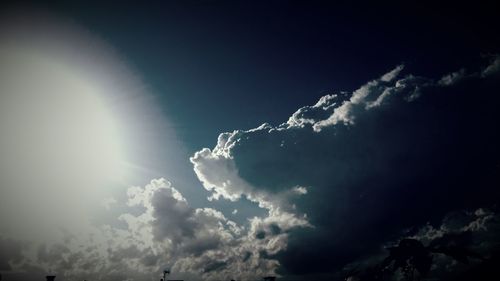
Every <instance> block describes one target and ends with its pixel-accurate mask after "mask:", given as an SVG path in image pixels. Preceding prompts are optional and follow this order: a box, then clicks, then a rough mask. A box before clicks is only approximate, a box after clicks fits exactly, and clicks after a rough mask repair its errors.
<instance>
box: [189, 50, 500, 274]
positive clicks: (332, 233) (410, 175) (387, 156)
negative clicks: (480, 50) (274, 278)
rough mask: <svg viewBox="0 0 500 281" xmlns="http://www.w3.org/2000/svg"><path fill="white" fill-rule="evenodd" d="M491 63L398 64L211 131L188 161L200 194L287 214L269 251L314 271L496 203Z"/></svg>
mask: <svg viewBox="0 0 500 281" xmlns="http://www.w3.org/2000/svg"><path fill="white" fill-rule="evenodd" d="M497 64H498V58H496V57H493V58H492V61H491V64H490V65H488V66H486V67H485V68H484V69H480V70H476V71H472V72H469V73H467V72H466V71H465V70H459V71H458V72H455V73H452V74H446V75H443V77H438V78H428V77H423V76H416V75H412V74H404V66H403V65H400V66H397V67H396V68H394V69H393V70H391V71H389V72H388V73H386V74H384V75H382V76H381V77H380V78H377V79H374V80H372V81H370V82H368V83H366V84H365V85H363V86H361V87H360V88H359V89H357V90H355V91H353V92H352V93H349V92H339V93H334V94H331V95H326V96H323V97H322V98H320V99H319V101H318V102H317V103H316V104H315V105H313V106H305V107H302V108H300V109H299V110H297V111H296V112H295V113H294V114H293V115H292V116H291V117H290V118H289V120H288V121H287V122H286V123H283V124H281V125H278V126H273V125H270V124H263V125H262V126H260V127H258V128H255V129H252V130H246V131H245V130H236V131H234V132H228V133H223V134H221V135H220V136H219V139H218V142H217V145H216V146H215V147H214V148H213V149H207V148H205V149H203V150H201V151H199V152H197V153H196V154H195V155H194V156H193V157H192V158H191V162H192V163H193V164H194V170H195V172H196V174H197V175H198V178H199V179H200V181H201V182H202V183H203V185H204V187H205V188H206V189H207V190H209V191H211V192H212V196H211V198H212V199H217V198H225V199H229V200H238V199H239V198H241V197H243V196H244V197H246V198H248V199H250V200H253V201H255V202H257V203H259V204H260V206H261V207H263V208H267V209H268V210H269V217H273V216H274V215H276V214H277V213H280V212H282V213H287V214H289V216H290V217H293V218H296V222H297V223H295V224H293V223H292V224H293V225H294V226H295V227H294V228H293V229H291V231H290V237H289V240H288V244H287V247H286V250H284V251H280V252H278V253H273V254H272V257H273V258H275V259H276V260H277V261H279V262H280V264H281V265H282V267H281V273H282V274H285V275H288V276H316V277H318V276H324V274H325V273H331V272H334V271H335V270H337V269H339V268H342V267H343V266H344V265H345V264H347V263H349V262H352V261H354V260H356V259H358V258H360V257H361V256H363V255H367V254H369V253H370V252H376V251H377V250H378V249H379V247H380V245H382V244H383V243H384V242H387V241H391V240H393V239H395V238H397V237H400V235H401V233H402V232H403V231H404V230H405V229H408V228H411V227H414V226H418V225H423V224H425V223H426V222H429V221H436V220H440V219H441V218H442V217H443V216H444V215H445V214H447V213H448V212H450V211H452V210H460V209H464V208H478V207H481V206H490V205H491V204H494V203H495V202H497V200H498V195H499V191H498V188H497V187H498V186H499V176H498V175H499V172H498V169H499V162H498V159H499V158H498V156H499V150H498V146H497V145H496V144H497V143H498V141H499V132H498V125H497V124H498V110H497V104H498V99H499V98H498V92H499V89H500V88H499V85H498V72H497V71H496V69H497V67H496V65H497ZM297 191H301V192H297ZM299 222H300V223H299ZM268 232H269V231H268ZM261 236H262V237H264V236H265V235H264V234H261Z"/></svg>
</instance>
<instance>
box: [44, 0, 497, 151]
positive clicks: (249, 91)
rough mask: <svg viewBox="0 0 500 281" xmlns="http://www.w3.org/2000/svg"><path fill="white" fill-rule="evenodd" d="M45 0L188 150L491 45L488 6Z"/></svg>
mask: <svg viewBox="0 0 500 281" xmlns="http://www.w3.org/2000/svg"><path fill="white" fill-rule="evenodd" d="M136 4H137V3H135V2H134V1H110V2H106V3H99V4H97V5H89V3H88V1H69V2H68V1H60V2H59V1H55V2H53V3H52V4H43V5H40V4H38V5H36V6H42V7H46V8H47V9H48V10H49V11H51V12H55V13H60V14H62V15H64V16H66V17H68V18H70V19H72V20H74V21H75V22H77V23H78V24H81V25H83V26H85V27H86V28H88V29H89V30H90V31H91V32H93V33H95V34H97V35H99V36H101V37H102V38H103V39H104V40H106V41H107V42H109V43H110V44H111V45H112V46H113V47H114V48H116V49H117V50H118V52H120V55H122V56H123V57H125V58H127V60H128V62H129V63H131V64H132V65H133V66H134V67H135V68H136V69H137V70H138V72H139V73H140V74H141V75H142V76H143V77H144V80H145V82H146V83H147V84H148V85H149V86H150V87H151V88H152V90H153V92H154V93H155V95H157V99H158V100H157V102H159V103H161V104H162V108H163V109H164V111H165V113H166V114H167V115H168V116H169V118H170V119H171V120H172V121H173V123H174V124H175V126H176V130H177V132H178V133H179V135H180V136H181V138H182V139H183V141H185V142H186V145H187V146H188V148H189V150H190V151H192V152H194V151H196V150H198V149H200V148H202V147H212V146H213V145H214V140H215V139H216V137H217V135H218V134H219V133H220V132H223V131H231V130H233V129H237V128H239V129H242V128H247V129H249V128H253V127H256V126H258V125H260V124H261V123H264V122H270V123H273V124H277V123H280V122H283V121H284V120H286V118H288V116H290V114H291V113H293V112H294V111H295V110H296V109H297V108H299V107H301V106H302V105H305V104H313V103H315V102H316V100H317V99H318V98H319V97H321V96H322V95H324V94H326V93H331V92H338V91H341V90H347V91H351V90H353V89H355V88H356V87H358V85H360V84H362V83H364V82H365V81H367V80H370V79H373V78H375V77H377V76H378V75H379V74H380V73H383V72H385V71H388V70H389V69H392V68H393V67H394V66H395V65H397V64H400V63H405V64H406V65H407V67H409V68H410V69H411V71H412V73H415V74H419V73H420V72H422V70H425V73H426V74H427V75H430V76H433V75H435V76H436V77H437V76H440V75H442V74H443V73H446V72H449V71H453V70H455V69H458V68H460V67H462V66H463V65H471V63H473V62H477V61H478V57H480V56H481V55H482V54H489V53H494V52H495V51H496V50H498V47H499V42H498V41H499V40H498V39H497V38H498V37H497V36H496V37H495V38H492V36H491V35H492V34H498V33H495V31H498V28H497V25H496V24H495V9H494V8H493V7H492V6H491V5H486V4H484V5H481V4H480V5H476V6H474V7H469V6H467V5H465V4H460V3H453V4H452V5H448V4H435V3H434V4H427V5H423V4H415V3H414V4H412V3H405V4H404V5H403V4H397V3H390V4H389V3H386V4H379V3H377V4H375V3H364V2H356V3H351V2H350V1H346V2H340V3H332V2H328V1H313V2H304V1H302V2H300V1H157V2H151V3H147V4H143V3H142V4H141V5H136Z"/></svg>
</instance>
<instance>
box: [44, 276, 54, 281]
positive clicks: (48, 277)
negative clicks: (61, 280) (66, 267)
mask: <svg viewBox="0 0 500 281" xmlns="http://www.w3.org/2000/svg"><path fill="white" fill-rule="evenodd" d="M45 278H47V281H54V279H56V276H55V275H47V276H46V277H45Z"/></svg>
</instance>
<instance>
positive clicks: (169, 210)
mask: <svg viewBox="0 0 500 281" xmlns="http://www.w3.org/2000/svg"><path fill="white" fill-rule="evenodd" d="M127 205H128V207H129V210H130V212H127V213H124V214H122V215H120V216H119V218H118V219H119V220H121V221H122V222H123V223H124V224H125V225H124V226H123V227H118V226H111V225H101V226H94V227H93V228H92V229H91V231H89V232H87V233H77V234H76V233H71V232H64V233H63V234H64V235H63V236H64V239H62V241H59V242H56V243H41V242H31V241H20V240H16V239H13V238H1V239H0V253H1V255H0V272H2V273H3V274H4V275H5V276H8V277H9V280H25V279H26V278H27V276H28V275H33V274H34V275H40V276H43V275H44V274H48V273H52V274H56V275H57V276H58V279H61V280H72V279H77V278H78V279H89V280H157V279H158V277H159V276H160V274H161V272H162V271H163V269H165V268H169V269H171V272H172V274H173V275H172V277H173V278H176V277H178V278H189V279H190V280H221V279H230V278H238V279H252V278H255V276H264V275H269V274H276V269H277V268H278V266H279V262H278V261H277V260H276V259H272V258H270V256H271V255H273V254H276V253H278V252H280V251H282V250H284V249H285V248H286V245H287V239H288V235H289V234H288V232H289V230H290V229H291V228H293V227H295V226H296V225H298V224H300V223H299V222H297V221H296V220H297V218H295V217H294V216H291V215H290V214H283V213H279V214H278V215H273V216H269V217H266V218H257V217H255V218H253V219H252V220H251V221H250V222H249V224H248V226H247V227H245V226H240V225H238V224H236V223H235V222H233V221H231V220H229V219H227V218H226V217H225V216H224V215H223V214H222V213H221V212H219V211H217V210H215V209H211V208H192V207H190V206H189V204H188V202H187V200H186V199H185V198H184V197H183V196H182V194H181V193H180V192H179V191H178V190H177V189H175V188H174V187H172V186H171V184H170V182H168V181H167V180H165V179H156V180H152V181H151V182H150V183H149V184H148V185H146V186H144V187H131V188H129V189H128V190H127Z"/></svg>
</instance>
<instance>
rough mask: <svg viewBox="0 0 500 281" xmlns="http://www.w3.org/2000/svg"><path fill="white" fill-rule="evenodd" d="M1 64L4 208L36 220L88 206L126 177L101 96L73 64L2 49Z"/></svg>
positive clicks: (115, 134) (30, 52)
mask: <svg viewBox="0 0 500 281" xmlns="http://www.w3.org/2000/svg"><path fill="white" fill-rule="evenodd" d="M0 64H1V65H2V69H1V73H0V74H1V75H0V93H1V96H0V133H1V135H2V138H1V140H0V152H1V155H2V158H1V162H0V164H1V166H2V169H1V177H2V179H1V181H2V197H3V198H5V199H6V200H0V201H2V202H0V203H1V204H0V206H2V207H1V208H2V210H1V211H6V210H5V209H4V208H6V209H8V210H12V209H14V210H16V212H17V213H18V215H20V216H21V217H18V218H22V219H29V218H32V219H33V220H38V221H40V218H39V217H37V216H33V213H34V212H36V213H43V214H44V218H48V219H47V220H46V221H44V220H43V218H42V219H41V220H42V222H33V223H48V222H51V223H52V222H54V221H55V220H57V219H58V218H61V217H64V216H61V215H60V214H59V213H60V212H66V213H71V214H74V213H75V212H79V211H85V209H86V208H89V206H90V205H92V204H94V203H95V202H96V200H100V198H102V197H101V196H102V195H103V194H105V193H106V188H109V187H110V186H112V185H113V184H114V183H116V182H117V181H119V180H120V179H121V178H122V176H124V175H123V167H124V166H123V165H122V163H123V160H124V159H125V156H124V154H123V148H122V145H121V143H120V137H119V134H118V131H117V129H116V126H115V124H114V123H115V122H114V120H113V118H112V114H111V112H110V111H109V110H108V109H107V106H106V104H105V100H103V98H102V97H103V96H104V94H105V93H102V92H101V91H102V90H100V89H99V88H98V87H95V85H93V83H92V82H93V81H89V80H86V77H85V76H84V75H82V73H80V72H79V71H78V69H75V68H72V67H71V66H70V65H65V64H64V63H63V62H60V61H57V60H55V59H54V58H52V57H47V56H43V55H42V54H39V53H37V52H36V51H35V50H30V49H29V48H28V49H23V48H11V49H9V48H1V47H0ZM20 202H21V204H20ZM23 203H26V205H25V206H23ZM11 204H18V205H21V206H19V207H17V208H16V206H11V207H12V208H10V207H9V205H11ZM6 206H7V207H6ZM51 206H54V207H53V208H52V207H51ZM67 218H69V219H71V218H73V219H74V218H75V216H67ZM76 218H78V216H77V217H76ZM54 219H55V220H54ZM66 223H67V222H64V224H66ZM28 225H29V224H28Z"/></svg>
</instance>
